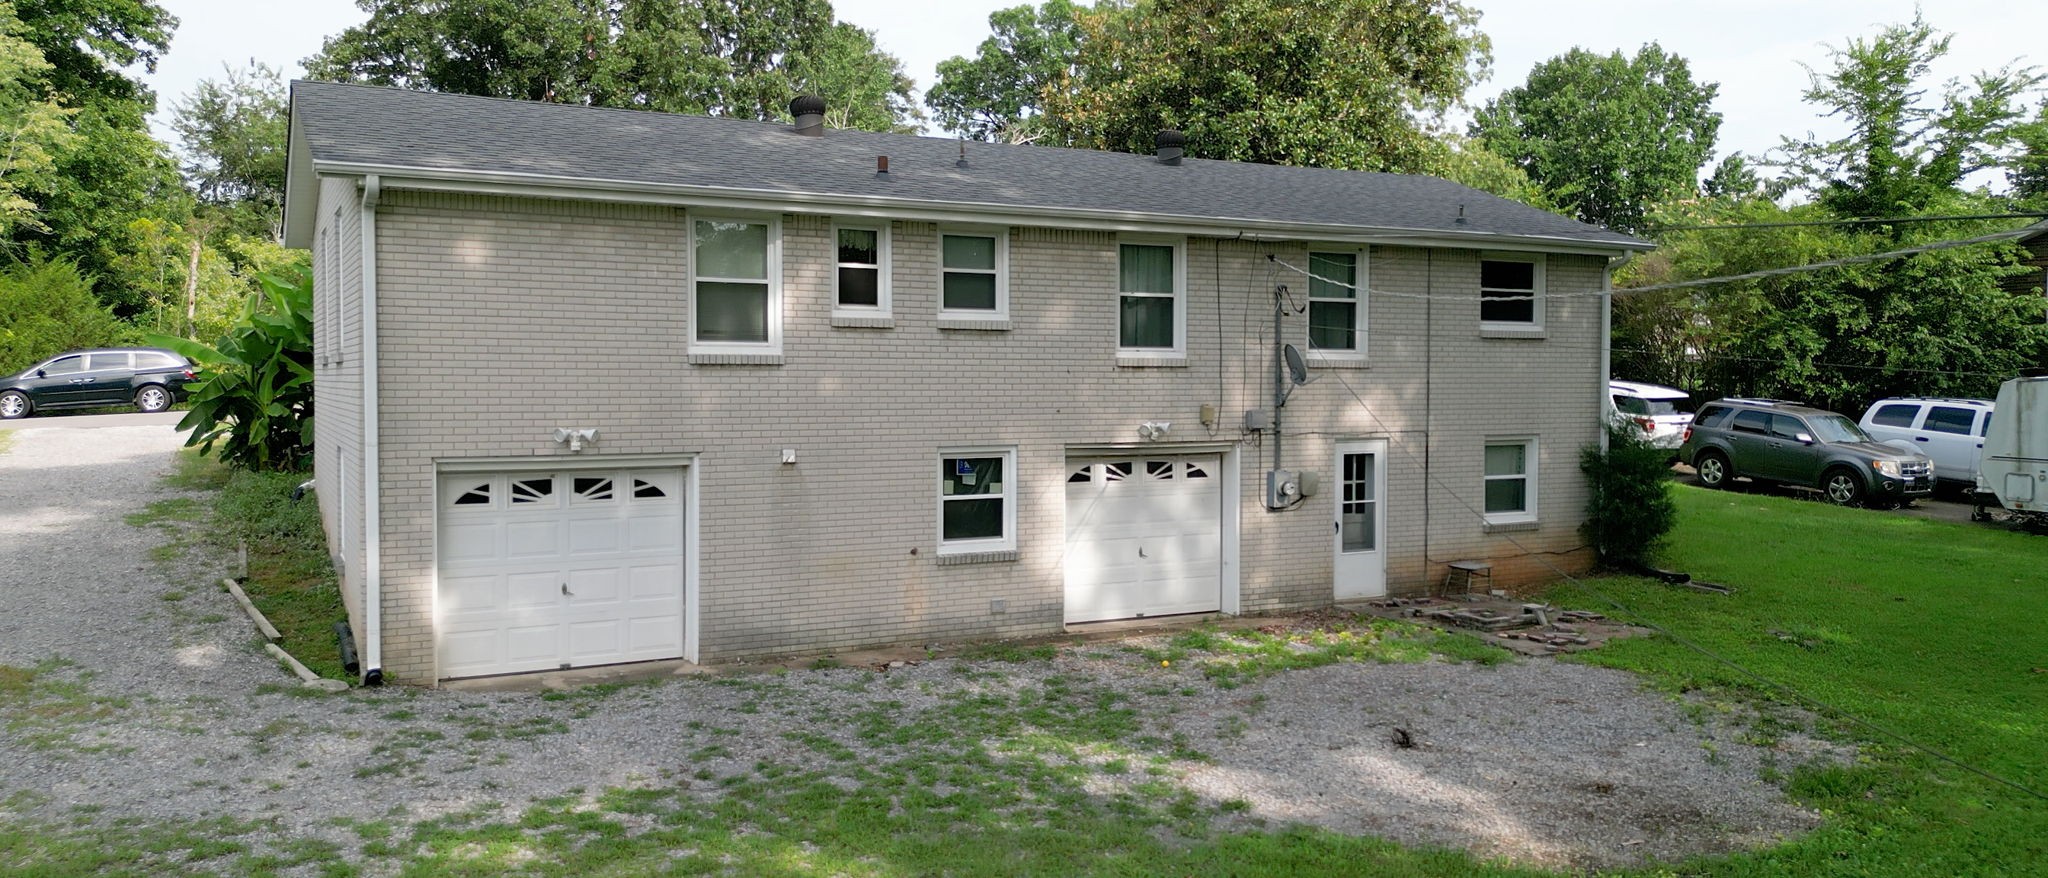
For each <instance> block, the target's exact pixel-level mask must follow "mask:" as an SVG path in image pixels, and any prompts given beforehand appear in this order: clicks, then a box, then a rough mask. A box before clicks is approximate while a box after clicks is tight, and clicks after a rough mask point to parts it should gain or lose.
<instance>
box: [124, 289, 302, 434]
mask: <svg viewBox="0 0 2048 878" xmlns="http://www.w3.org/2000/svg"><path fill="white" fill-rule="evenodd" d="M259 280H260V282H261V283H262V287H263V288H262V290H261V291H260V292H255V293H251V294H249V298H248V300H247V301H246V302H244V303H243V305H242V313H241V315H240V317H239V318H238V319H236V321H235V324H234V326H232V327H230V328H229V329H228V332H227V334H226V335H224V336H222V337H221V339H220V341H219V342H218V343H217V344H215V345H213V346H211V347H209V346H207V345H204V344H200V343H199V342H195V341H192V340H190V339H184V338H176V337H171V336H161V335H152V336H150V337H149V341H150V343H151V344H155V345H158V346H161V347H166V348H169V349H171V350H174V351H177V352H178V353H180V354H183V355H184V356H185V357H186V358H187V359H190V360H192V361H193V362H195V363H198V364H199V365H200V367H201V372H200V375H201V378H200V380H199V382H198V383H196V384H193V385H192V386H191V387H190V388H189V394H190V396H189V402H190V404H191V410H190V411H189V412H187V413H186V414H185V419H184V420H182V421H179V422H178V429H180V430H190V431H191V435H190V436H189V437H188V438H187V439H186V440H185V444H186V445H188V446H193V445H196V446H199V449H200V451H201V452H204V453H209V454H210V453H212V452H213V447H214V445H215V444H216V443H218V444H219V445H220V446H221V449H220V458H221V460H222V461H224V462H226V463H227V464H229V465H230V466H235V467H239V468H242V469H250V470H271V471H290V470H298V469H303V468H304V467H305V466H306V465H307V463H308V462H310V459H311V456H312V451H313V274H312V272H311V271H310V270H309V269H307V268H306V267H304V266H293V267H290V268H284V269H279V270H277V271H274V272H271V273H268V274H265V275H263V276H262V277H261V278H259Z"/></svg>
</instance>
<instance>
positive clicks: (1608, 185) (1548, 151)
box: [1472, 43, 1721, 232]
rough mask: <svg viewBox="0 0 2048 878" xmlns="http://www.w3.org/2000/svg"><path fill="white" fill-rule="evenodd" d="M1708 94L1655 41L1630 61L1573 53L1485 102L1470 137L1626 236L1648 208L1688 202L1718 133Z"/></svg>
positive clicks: (1709, 89)
mask: <svg viewBox="0 0 2048 878" xmlns="http://www.w3.org/2000/svg"><path fill="white" fill-rule="evenodd" d="M1717 89H1718V86H1717V85H1715V84H1714V83H1711V82H1709V83H1698V82H1694V81H1693V78H1692V70H1691V67H1690V66H1689V65H1688V64H1687V63H1686V61H1685V59H1684V58H1681V57H1678V56H1677V55H1672V54H1670V53H1668V52H1665V51H1664V49H1663V48H1662V47H1661V46H1658V45H1657V44H1656V43H1651V44H1649V45H1647V46H1644V47H1643V48H1642V49H1641V50H1639V51H1637V52H1636V55H1635V57H1634V58H1628V57H1625V56H1623V55H1622V54H1621V53H1620V52H1618V51H1617V52H1613V53H1610V54H1607V55H1599V54H1595V53H1593V52H1588V51H1586V50H1584V49H1576V48H1575V49H1572V50H1571V51H1569V52H1566V53H1565V54H1563V55H1559V56H1557V57H1555V58H1552V59H1550V60H1548V61H1545V62H1543V63H1541V64H1538V65H1536V69H1535V70H1533V71H1531V72H1530V73H1529V80H1528V82H1526V83H1525V84H1523V85H1519V86H1515V87H1513V88H1510V89H1508V90H1507V91H1505V92H1502V93H1501V96H1500V97H1499V98H1497V99H1495V100H1491V101H1488V102H1487V103H1486V106H1485V107H1482V108H1481V109H1480V110H1479V111H1478V112H1477V113H1476V114H1475V115H1474V117H1473V120H1472V135H1473V136H1474V137H1476V138H1477V139H1478V140H1479V141H1480V142H1481V143H1484V144H1485V145H1486V146H1487V148H1489V149H1491V150H1492V151H1494V152H1496V153H1498V154H1500V155H1502V156H1504V157H1506V158H1507V159H1508V160H1510V161H1512V162H1514V163H1515V164H1516V165H1517V166H1519V167H1521V168H1522V169H1523V170H1524V171H1526V172H1527V173H1528V175H1529V179H1531V180H1533V181H1535V182H1536V183H1537V184H1538V185H1540V186H1542V187H1544V188H1545V189H1547V190H1549V192H1550V193H1551V195H1552V197H1554V198H1555V199H1557V201H1558V202H1559V204H1560V205H1562V206H1563V207H1565V208H1567V209H1569V210H1570V211H1571V212H1572V213H1573V214H1575V215H1577V216H1578V218H1579V219H1582V220H1585V221H1586V222H1589V223H1594V224H1596V225H1604V226H1610V227H1613V228H1617V229H1621V230H1623V231H1631V232H1633V231H1638V230H1640V229H1641V227H1642V224H1643V214H1644V212H1645V210H1647V209H1648V208H1649V206H1650V205H1652V204H1655V203H1658V202H1662V201H1666V200H1669V199H1671V198H1674V197H1683V196H1687V195H1690V194H1692V192H1693V190H1694V187H1695V185H1696V180H1697V177H1698V174H1699V170H1700V168H1701V167H1703V166H1705V165H1706V163H1707V159H1708V158H1709V157H1710V156H1712V155H1713V152H1714V137H1715V135H1716V134H1717V133H1718V132H1719V131H1720V128H1721V114H1720V113H1717V112H1714V110H1713V109H1712V106H1713V102H1714V94H1715V92H1716V90H1717Z"/></svg>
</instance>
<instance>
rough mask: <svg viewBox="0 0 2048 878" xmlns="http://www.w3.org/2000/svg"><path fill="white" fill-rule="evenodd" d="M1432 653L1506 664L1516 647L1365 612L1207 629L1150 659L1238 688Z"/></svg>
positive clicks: (1184, 636) (1421, 657) (1151, 654)
mask: <svg viewBox="0 0 2048 878" xmlns="http://www.w3.org/2000/svg"><path fill="white" fill-rule="evenodd" d="M1432 655H1441V656H1445V657H1448V658H1454V659H1461V660H1466V661H1473V662H1477V663H1479V664H1483V665H1493V664H1499V663H1501V662H1504V661H1507V660H1509V658H1510V655H1509V654H1508V652H1507V651H1506V650H1504V649H1500V648H1498V647H1495V646H1491V645H1488V644H1486V643H1485V642H1483V641H1480V640H1479V639H1477V638H1474V637H1468V636H1465V635H1462V634H1457V633H1454V632H1448V631H1442V630H1439V629H1436V628H1428V627H1424V626H1421V625H1413V624H1409V623H1406V622H1395V621H1390V620H1386V619H1374V618H1370V617H1364V616H1357V617H1353V616H1348V615H1340V616H1332V617H1330V618H1328V619H1323V620H1319V621H1318V622H1316V623H1313V624H1309V625H1304V626H1301V627H1297V628H1287V627H1280V626H1266V627H1261V628H1239V629H1235V630H1224V629H1221V628H1217V627H1215V626H1203V627H1201V628H1197V629H1194V630H1192V631H1187V632H1183V633H1181V634H1178V635H1175V636H1174V637H1173V638H1172V640H1171V641H1169V644H1168V646H1167V648H1166V649H1163V650H1152V651H1150V652H1148V653H1147V654H1146V658H1147V659H1149V660H1152V661H1158V662H1161V663H1163V664H1164V665H1166V666H1168V667H1170V666H1172V664H1173V663H1175V662H1179V663H1182V664H1187V663H1189V662H1193V664H1194V666H1196V667H1199V668H1201V671H1202V676H1204V677H1207V678H1208V679H1209V680H1211V681H1213V682H1214V683H1215V684H1216V685H1217V686H1219V687H1222V688H1224V689H1235V688H1237V687H1239V686H1242V685H1244V684H1246V683H1249V682H1252V681H1255V680H1261V679H1264V678H1266V677H1270V676H1272V675H1274V674H1278V673H1280V672H1282V671H1295V670H1302V669H1306V668H1320V667H1323V666H1324V665H1332V664H1336V663H1338V662H1345V661H1352V662H1359V661H1366V662H1419V661H1424V660H1427V659H1428V658H1430V657H1431V656H1432Z"/></svg>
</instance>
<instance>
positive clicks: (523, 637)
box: [435, 468, 683, 678]
mask: <svg viewBox="0 0 2048 878" xmlns="http://www.w3.org/2000/svg"><path fill="white" fill-rule="evenodd" d="M440 507H441V508H440V516H439V517H440V528H439V532H440V534H439V546H438V555H439V570H438V572H439V586H438V589H437V598H438V603H437V605H436V608H435V609H436V612H435V625H436V629H437V633H438V635H439V641H440V661H441V672H440V673H441V676H442V677H443V678H451V677H475V676H483V675H486V674H510V673H519V672H524V671H541V670H555V669H559V668H570V667H583V666H588V665H605V664H616V663H619V662H633V661H652V660H656V659H667V658H678V657H680V656H681V655H682V654H683V471H682V470H681V469H677V468H661V469H636V470H588V471H575V470H571V471H563V472H531V471H527V472H504V473H474V474H468V473H449V474H444V475H442V476H441V485H440Z"/></svg>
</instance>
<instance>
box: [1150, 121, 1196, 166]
mask: <svg viewBox="0 0 2048 878" xmlns="http://www.w3.org/2000/svg"><path fill="white" fill-rule="evenodd" d="M1152 143H1153V145H1155V146H1157V147H1159V163H1160V164H1162V165H1177V164H1180V157H1181V156H1182V155H1183V154H1185V153H1186V152H1187V149H1186V147H1187V145H1188V136H1187V135H1185V134H1182V133H1180V132H1178V131H1175V130H1173V129H1171V128H1162V129H1160V130H1159V134H1158V135H1157V136H1155V137H1153V138H1152Z"/></svg>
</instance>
